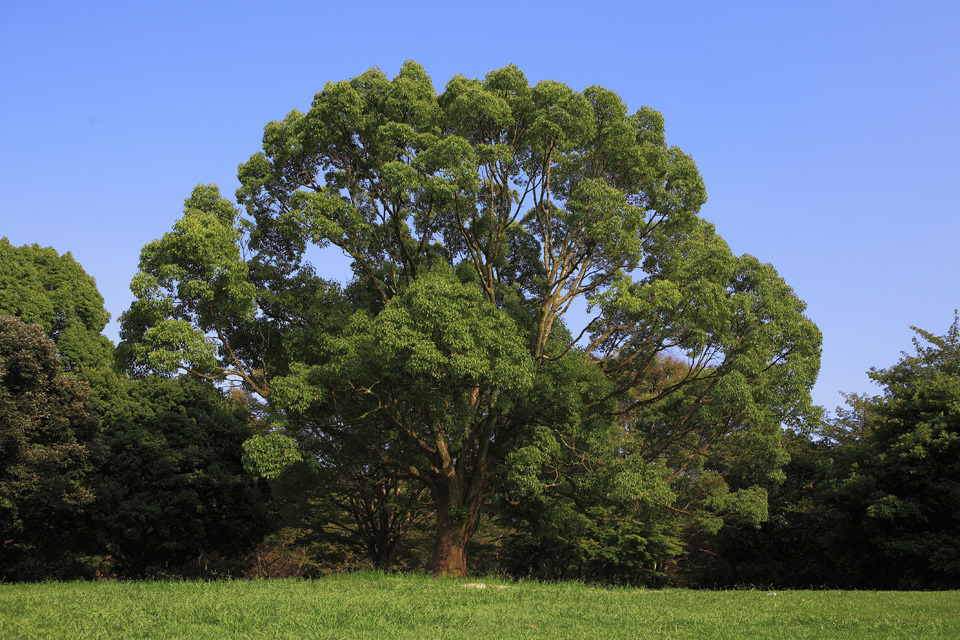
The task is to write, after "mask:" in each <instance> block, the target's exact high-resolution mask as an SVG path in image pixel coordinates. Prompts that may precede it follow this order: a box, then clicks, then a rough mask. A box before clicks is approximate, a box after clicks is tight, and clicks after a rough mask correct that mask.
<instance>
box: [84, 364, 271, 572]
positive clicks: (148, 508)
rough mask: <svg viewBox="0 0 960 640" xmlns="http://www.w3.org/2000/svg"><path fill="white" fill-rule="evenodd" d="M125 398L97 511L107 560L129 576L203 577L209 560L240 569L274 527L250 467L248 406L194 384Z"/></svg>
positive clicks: (127, 389)
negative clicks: (245, 451)
mask: <svg viewBox="0 0 960 640" xmlns="http://www.w3.org/2000/svg"><path fill="white" fill-rule="evenodd" d="M119 391H120V393H117V394H116V395H115V396H114V398H113V401H112V407H111V409H110V410H109V411H108V412H107V413H105V414H104V416H103V441H104V444H106V445H107V446H108V447H109V450H110V455H109V457H108V459H107V461H106V463H105V464H104V465H103V467H102V468H101V469H100V470H99V473H98V475H97V479H96V485H95V491H96V501H95V502H94V503H93V504H92V505H91V506H90V508H89V510H88V511H89V518H90V522H91V527H92V528H93V530H94V535H95V536H96V538H97V540H98V541H99V543H98V544H99V545H100V548H101V549H102V551H103V553H106V554H108V555H110V556H111V557H112V561H113V564H114V567H115V570H116V572H117V574H118V575H122V576H128V577H144V576H159V575H172V574H180V575H182V574H185V573H186V574H189V573H191V572H193V573H197V574H200V573H202V569H203V561H207V562H209V563H213V564H215V565H216V564H217V563H218V562H219V561H221V560H229V561H232V562H233V564H232V565H230V564H229V563H227V564H221V565H218V568H222V567H227V568H231V567H232V568H233V569H234V570H236V569H237V568H238V567H239V564H238V563H237V561H238V560H240V559H242V558H243V557H244V556H245V554H246V553H248V552H249V551H250V550H251V549H252V548H253V546H254V545H255V544H256V543H257V542H259V541H260V539H261V538H262V536H263V535H264V533H265V532H266V530H267V522H266V516H267V512H266V509H265V500H264V498H265V496H264V495H263V494H262V491H261V489H259V488H258V487H257V485H256V483H255V481H254V479H253V478H252V477H251V476H250V475H248V474H247V473H246V472H245V471H244V470H243V467H242V460H241V458H242V450H241V445H242V443H243V442H244V441H245V440H246V439H247V438H249V437H250V436H251V435H252V430H251V428H250V424H249V418H250V416H249V412H248V410H247V408H246V406H244V405H243V404H241V403H231V402H228V401H226V400H225V399H224V398H223V396H222V395H221V393H220V392H219V391H217V390H216V389H215V388H213V387H212V386H211V385H209V384H208V383H204V382H201V381H199V380H196V379H188V378H181V379H174V380H169V379H162V378H156V377H149V378H146V379H144V380H140V381H137V382H132V383H127V384H125V385H124V386H123V388H122V389H120V390H119Z"/></svg>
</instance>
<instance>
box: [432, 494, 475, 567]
mask: <svg viewBox="0 0 960 640" xmlns="http://www.w3.org/2000/svg"><path fill="white" fill-rule="evenodd" d="M445 480H446V482H444V483H440V486H439V487H437V488H436V489H435V490H434V500H435V501H436V505H437V539H436V544H435V545H434V547H433V557H432V558H431V559H430V565H429V570H430V573H432V574H433V575H435V576H450V577H453V578H461V577H463V576H465V575H467V544H468V543H469V542H470V539H471V538H473V534H474V533H475V532H476V530H477V525H479V524H480V505H481V503H482V502H483V500H482V496H481V493H480V491H479V488H480V487H479V486H473V487H471V488H472V489H473V491H470V488H467V487H464V482H463V480H462V478H459V477H457V476H455V475H451V476H448V477H446V478H445ZM465 490H466V492H469V493H470V495H468V496H464V493H465Z"/></svg>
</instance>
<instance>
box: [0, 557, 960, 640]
mask: <svg viewBox="0 0 960 640" xmlns="http://www.w3.org/2000/svg"><path fill="white" fill-rule="evenodd" d="M483 582H485V583H486V584H488V585H489V586H487V587H486V588H483V589H479V588H475V587H468V586H464V585H465V583H464V582H458V581H453V580H434V579H431V578H427V577H422V576H384V575H380V574H376V573H358V574H353V575H347V576H338V577H330V578H324V579H318V580H306V581H297V580H270V581H267V580H263V581H225V582H100V583H44V584H26V585H0V638H4V639H12V638H190V639H194V638H198V639H206V638H376V639H378V640H384V639H390V640H393V639H396V638H418V639H419V638H470V639H471V640H475V639H480V640H490V639H493V638H603V639H605V640H612V639H614V638H698V639H700V638H736V639H737V640H752V639H754V638H784V639H786V638H791V639H792V638H858V639H860V638H911V639H916V638H960V592H956V591H952V592H869V591H782V592H777V593H776V595H771V594H770V593H771V592H767V591H690V590H683V589H668V590H664V591H656V590H643V589H601V588H596V587H587V586H583V585H579V584H539V583H535V582H531V583H517V584H512V583H503V582H496V581H492V580H484V581H483ZM494 584H508V585H509V588H502V589H498V588H495V587H494V586H493V585H494Z"/></svg>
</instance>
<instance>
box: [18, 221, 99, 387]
mask: <svg viewBox="0 0 960 640" xmlns="http://www.w3.org/2000/svg"><path fill="white" fill-rule="evenodd" d="M0 313H5V314H10V315H15V316H18V317H19V318H21V319H22V320H23V321H24V322H26V323H29V324H38V325H40V326H41V327H43V330H44V331H45V332H46V333H47V335H48V336H49V337H50V339H51V340H53V341H54V343H56V345H57V349H58V350H59V353H60V358H61V361H62V364H63V367H64V369H65V370H67V371H71V372H75V373H76V372H87V371H91V370H94V369H102V368H105V367H109V366H110V363H111V352H112V350H113V347H112V346H111V345H110V342H109V340H107V338H106V337H104V336H102V335H101V332H102V331H103V329H104V327H106V325H107V322H109V320H110V314H109V313H107V312H106V311H105V310H104V308H103V297H102V296H101V295H100V292H99V291H97V285H96V283H95V282H94V280H93V278H91V277H90V276H89V275H87V273H86V272H85V271H84V270H83V268H82V267H81V266H80V265H79V264H77V262H76V261H75V260H74V259H73V256H71V255H70V254H69V253H65V254H63V255H59V254H57V252H56V250H55V249H52V248H49V247H45V248H44V247H40V246H38V245H33V246H23V247H13V246H11V245H10V242H9V241H8V240H7V239H6V238H0Z"/></svg>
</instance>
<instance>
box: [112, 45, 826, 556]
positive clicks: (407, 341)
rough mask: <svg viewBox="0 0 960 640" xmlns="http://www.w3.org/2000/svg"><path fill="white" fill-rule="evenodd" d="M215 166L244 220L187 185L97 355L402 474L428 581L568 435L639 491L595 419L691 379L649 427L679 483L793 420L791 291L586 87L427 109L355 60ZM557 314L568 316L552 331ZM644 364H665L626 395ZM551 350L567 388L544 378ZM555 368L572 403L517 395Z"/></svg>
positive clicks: (467, 94) (484, 93)
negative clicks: (227, 170)
mask: <svg viewBox="0 0 960 640" xmlns="http://www.w3.org/2000/svg"><path fill="white" fill-rule="evenodd" d="M239 178H240V181H241V184H242V187H241V188H240V190H239V191H238V192H237V198H238V200H239V201H240V203H241V204H242V205H243V206H244V207H245V209H246V215H245V216H241V215H240V214H239V212H238V211H237V210H236V209H235V208H234V207H233V206H232V205H231V204H230V203H229V202H227V201H226V200H224V199H222V198H221V197H220V196H219V193H217V191H216V190H215V188H212V187H198V188H197V189H196V190H195V191H194V194H193V196H192V197H191V198H190V199H188V201H187V205H186V208H185V210H184V216H183V218H181V220H180V221H178V222H177V223H176V225H175V227H174V231H173V232H171V233H169V234H167V235H166V236H164V238H162V239H160V240H158V241H156V242H154V243H151V244H149V245H147V246H146V247H144V250H143V253H142V259H141V272H140V273H139V274H138V275H137V276H136V278H135V279H134V283H133V285H132V288H133V290H134V293H135V294H136V296H137V300H136V301H135V302H134V304H133V306H132V307H131V309H130V310H129V311H128V312H127V313H126V314H124V317H123V327H124V328H123V332H122V338H123V342H122V344H121V355H122V356H123V357H124V358H125V359H126V361H127V362H128V364H129V365H130V366H131V367H133V368H135V369H136V368H140V369H143V370H156V371H162V372H167V373H170V372H174V371H177V370H184V369H185V370H190V371H194V372H196V373H198V374H200V375H203V376H210V377H217V378H221V379H223V378H232V379H235V380H237V381H238V383H241V384H244V385H246V386H247V387H248V388H249V389H250V390H251V391H253V392H256V393H259V394H260V395H261V396H263V397H265V398H268V399H269V402H270V404H271V406H272V408H273V411H274V415H276V416H278V417H282V420H284V421H285V423H286V425H287V426H288V427H289V429H290V430H291V433H292V434H293V435H296V437H298V438H305V439H319V440H322V439H329V440H331V441H336V442H347V441H349V442H351V443H352V450H354V451H364V454H363V458H364V460H363V462H364V463H365V464H375V465H380V466H381V468H389V469H391V470H392V473H393V474H394V477H396V478H398V479H404V480H410V481H412V482H416V483H420V484H421V485H422V486H423V487H424V488H425V489H426V490H427V491H429V493H430V495H431V497H432V500H433V503H434V513H435V518H436V531H437V538H436V543H435V546H434V552H433V557H432V559H431V561H430V567H431V569H432V570H433V571H434V572H436V573H451V574H455V575H459V574H463V573H464V572H465V571H466V568H467V566H466V555H465V553H466V548H467V545H468V543H469V541H470V539H471V538H472V536H473V534H474V533H475V532H476V530H477V527H478V526H479V522H480V514H481V510H482V506H483V505H484V504H485V502H486V500H487V498H488V497H489V496H491V495H492V493H493V492H495V491H497V490H498V489H499V488H500V487H502V486H503V483H504V482H505V480H506V479H507V478H508V477H511V475H512V476H514V477H515V480H517V481H522V482H525V483H527V484H530V485H531V486H533V485H536V484H537V483H538V482H540V480H538V478H541V477H542V471H543V470H544V468H545V465H546V466H549V464H550V461H551V460H553V459H556V460H557V463H558V464H559V462H560V458H561V457H562V456H566V462H565V464H573V463H576V464H583V463H585V461H586V460H587V457H584V456H579V455H578V454H577V451H578V449H577V448H576V445H575V444H574V445H571V444H570V443H572V442H579V441H581V440H583V441H597V442H604V443H606V444H605V445H604V446H599V445H598V446H596V447H593V450H594V451H595V452H597V453H591V454H590V456H588V457H590V458H591V459H594V458H595V459H596V460H601V459H602V456H600V454H599V453H598V452H599V451H600V450H604V453H603V456H607V457H609V456H614V457H616V456H617V455H620V458H621V460H620V462H618V463H617V464H613V465H607V467H608V469H609V471H608V473H609V474H611V478H610V479H608V480H605V482H606V483H607V484H611V483H612V484H613V485H616V486H617V487H619V489H618V492H619V495H620V497H621V499H622V500H624V501H628V499H629V496H631V495H632V496H634V497H639V496H641V495H644V494H645V492H647V490H648V489H650V488H651V485H650V483H651V482H653V483H654V486H655V487H659V484H658V483H661V484H662V477H661V476H658V474H657V473H651V472H650V471H649V469H647V468H646V467H647V466H648V465H649V464H650V462H649V458H644V456H642V455H635V454H633V453H632V452H630V451H627V453H623V454H620V453H618V451H619V449H618V448H617V447H615V446H610V445H611V443H612V441H611V440H610V434H611V433H612V430H613V431H615V430H616V428H617V424H618V423H617V419H618V416H620V417H624V416H630V415H641V414H643V416H646V415H647V414H650V413H651V412H653V413H656V412H659V411H661V408H662V407H663V406H664V405H663V403H664V402H667V401H668V398H669V397H670V396H673V395H674V394H678V393H681V391H683V390H685V389H691V390H690V391H689V392H684V393H683V396H682V397H683V398H684V400H683V401H682V402H680V403H679V404H678V405H677V406H674V407H672V408H671V417H670V419H669V423H665V424H663V425H662V428H663V429H670V428H673V429H674V430H676V432H677V434H678V437H677V438H673V439H671V438H669V437H667V441H671V442H680V441H681V440H684V438H686V440H684V444H683V445H682V446H683V447H685V451H686V454H685V455H686V458H683V457H682V456H680V454H678V455H677V456H674V457H672V458H670V457H669V456H666V454H665V456H664V457H663V459H662V460H660V461H659V462H657V463H656V464H659V465H661V467H660V468H661V469H662V470H667V469H668V468H669V470H668V471H666V474H667V477H670V476H671V475H672V476H673V477H674V478H677V477H680V476H685V477H687V478H693V474H692V473H686V470H687V469H691V470H692V469H694V468H696V465H695V464H693V463H692V462H691V461H695V460H696V459H697V458H698V456H700V455H701V452H703V451H706V450H708V449H709V450H712V449H721V448H722V447H723V446H733V445H734V443H737V442H749V441H751V439H756V438H754V437H753V436H751V435H749V434H751V433H756V434H767V435H766V436H757V437H758V438H759V439H760V440H763V439H764V438H766V439H767V440H769V433H771V430H772V429H775V428H776V425H778V424H779V423H781V422H792V421H797V420H800V419H802V418H803V417H804V416H805V415H806V414H807V413H808V412H809V410H810V405H809V389H810V387H811V386H812V384H813V381H814V379H815V377H816V373H817V369H818V366H819V344H820V337H819V332H818V331H817V329H816V327H815V326H814V325H813V323H811V322H810V321H809V320H808V319H807V318H806V317H805V316H804V315H803V309H804V305H803V303H802V302H801V301H800V300H799V299H797V298H796V296H795V295H794V293H793V291H792V290H791V289H790V288H789V287H787V286H786V284H784V283H783V281H782V280H781V279H780V278H779V276H777V274H776V272H775V271H774V270H773V268H772V267H770V266H769V265H764V264H761V263H759V262H758V261H757V260H755V259H754V258H752V257H750V256H744V257H739V258H738V257H735V256H733V255H732V254H731V253H730V250H729V248H728V247H727V245H726V244H725V243H724V242H723V241H722V240H721V239H720V238H719V237H717V236H716V235H715V233H714V229H713V227H712V226H711V225H709V224H708V223H706V222H704V221H703V220H701V219H700V218H698V217H697V212H698V210H699V208H700V206H701V205H702V203H703V202H704V200H705V192H704V188H703V184H702V181H701V179H700V176H699V174H698V172H697V170H696V166H695V165H694V163H693V161H692V160H691V159H690V158H689V157H688V156H686V155H685V154H684V153H683V152H681V151H680V150H679V149H677V148H675V147H668V146H667V145H666V143H665V140H664V130H663V118H662V116H661V115H660V114H659V113H657V112H656V111H653V110H652V109H649V108H643V109H641V110H639V111H637V112H636V113H633V114H628V112H627V110H626V107H625V105H624V104H623V103H622V101H621V100H620V99H619V97H618V96H617V95H616V94H614V93H613V92H611V91H608V90H606V89H603V88H600V87H589V88H587V89H586V90H584V91H583V92H575V91H573V90H572V89H570V88H569V87H566V86H565V85H562V84H560V83H557V82H553V81H544V82H540V83H538V84H537V85H535V86H533V87H531V86H530V85H529V83H528V82H527V80H526V78H525V77H524V75H523V73H522V72H521V71H520V70H519V69H517V68H516V67H513V66H510V67H506V68H504V69H500V70H498V71H493V72H491V73H489V74H488V75H487V77H486V78H485V79H484V80H470V79H467V78H464V77H462V76H457V77H455V78H454V79H452V80H451V81H450V82H449V83H448V84H447V87H446V90H445V91H444V92H443V93H442V94H441V95H439V96H438V95H437V94H436V92H435V91H434V89H433V86H432V83H431V81H430V79H429V78H428V77H427V75H426V74H425V73H424V71H423V69H422V68H421V67H420V66H419V65H416V64H414V63H407V64H405V65H404V66H403V68H402V69H401V71H400V73H399V74H398V75H397V77H396V78H394V79H393V80H392V81H391V80H389V79H387V78H386V77H385V76H384V75H383V74H382V73H381V72H380V71H378V70H371V71H368V72H366V73H364V74H362V75H361V76H359V77H357V78H355V79H353V80H350V81H344V82H339V83H330V84H328V85H327V86H326V87H325V88H324V90H323V91H322V92H321V93H319V94H317V96H316V98H315V100H314V103H313V107H312V108H311V109H310V111H309V112H308V113H307V114H303V113H299V112H296V111H294V112H292V113H290V114H289V115H288V116H287V118H286V119H285V120H284V121H283V122H272V123H270V124H268V125H267V127H266V129H265V132H264V144H263V151H262V152H259V153H257V154H255V155H254V156H252V157H251V159H250V160H249V161H248V162H247V163H245V164H244V165H242V166H241V167H240V172H239ZM310 246H314V247H320V248H323V247H329V246H333V247H337V248H338V249H339V250H340V251H342V252H343V253H344V254H345V255H346V256H347V257H349V258H350V259H351V260H352V267H351V270H352V278H353V279H352V281H351V282H350V283H349V286H347V287H346V288H344V289H343V290H340V288H339V287H336V286H334V285H331V284H330V283H328V282H326V281H324V280H322V279H320V278H318V277H317V276H316V275H315V274H314V271H313V268H312V267H311V266H310V265H309V263H308V262H307V261H306V259H305V257H304V256H305V255H306V253H305V252H306V250H307V248H308V247H310ZM578 302H579V303H581V304H585V305H586V306H587V307H588V308H589V309H590V310H591V312H592V313H591V314H590V315H589V316H588V317H587V318H586V319H585V320H584V322H583V323H582V324H583V325H584V326H583V327H582V330H581V331H570V330H568V328H567V327H566V325H565V320H564V319H565V315H566V314H567V312H568V311H569V310H570V309H571V308H572V307H573V306H574V305H575V304H577V303H578ZM578 324H580V323H578ZM669 355H674V356H676V357H680V358H682V359H683V361H684V363H685V372H684V373H683V374H682V375H679V376H678V377H677V379H676V381H675V382H674V383H673V384H670V385H667V386H665V387H663V388H660V389H657V390H656V391H653V390H651V389H644V388H640V387H642V386H643V384H642V382H643V381H644V380H645V379H646V377H647V376H648V372H649V369H650V368H651V367H654V366H655V365H656V364H657V362H659V361H660V360H661V359H662V358H664V357H666V356H669ZM567 359H570V360H571V361H574V362H575V363H576V364H575V365H572V366H570V367H569V371H570V372H572V375H570V376H566V377H564V376H559V377H558V374H556V373H555V372H551V370H550V368H551V363H555V362H560V361H564V360H567ZM557 366H559V367H561V368H562V367H564V366H566V365H562V364H560V365H557ZM558 379H564V380H566V381H567V382H568V383H569V384H570V385H572V386H570V387H564V388H562V389H559V391H560V392H561V393H562V394H565V395H567V396H577V395H580V396H581V397H580V398H579V399H577V400H576V401H575V402H574V401H572V402H573V404H575V405H579V406H582V407H583V409H582V410H580V411H578V412H577V415H576V416H572V415H569V416H568V418H569V419H568V418H564V419H565V420H567V421H566V422H563V423H557V422H554V421H552V420H550V419H547V418H546V416H552V415H567V414H564V413H563V412H561V413H560V414H557V413H556V412H553V411H552V410H551V405H552V402H553V400H552V398H551V396H549V395H547V394H544V393H543V392H542V391H543V390H544V389H547V388H552V389H554V390H557V389H556V385H555V381H556V380H558ZM694 387H695V388H696V390H695V391H693V390H692V389H693V388H694ZM678 397H679V396H678ZM731 403H732V404H731ZM681 405H682V406H681ZM728 405H729V406H728ZM638 412H639V413H638ZM537 416H543V417H539V418H538V417H537ZM639 420H640V421H641V422H644V423H647V422H648V418H647V417H642V416H641V417H640V418H639ZM694 425H696V426H694ZM698 433H699V436H698V435H697V434H698ZM734 434H736V435H734ZM728 435H733V436H734V437H733V438H732V439H731V440H730V442H729V443H728V444H727V445H721V444H720V443H721V442H722V441H723V442H726V439H727V436H728ZM698 437H699V440H698ZM570 446H574V447H575V448H574V449H572V450H571V449H570V448H569V447H570ZM565 447H566V448H567V451H563V449H564V448H565ZM604 447H605V448H604ZM627 449H629V447H627ZM555 451H560V452H562V456H558V455H554V452H555ZM518 452H522V453H518ZM653 457H654V458H657V456H656V455H653ZM774 457H775V456H774ZM658 460H659V458H658ZM671 465H677V466H676V467H671ZM675 472H676V473H675ZM614 478H615V479H614ZM657 491H659V489H657ZM663 497H664V500H665V501H666V502H670V501H671V500H674V499H675V498H674V497H673V495H672V494H670V495H668V494H663Z"/></svg>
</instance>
